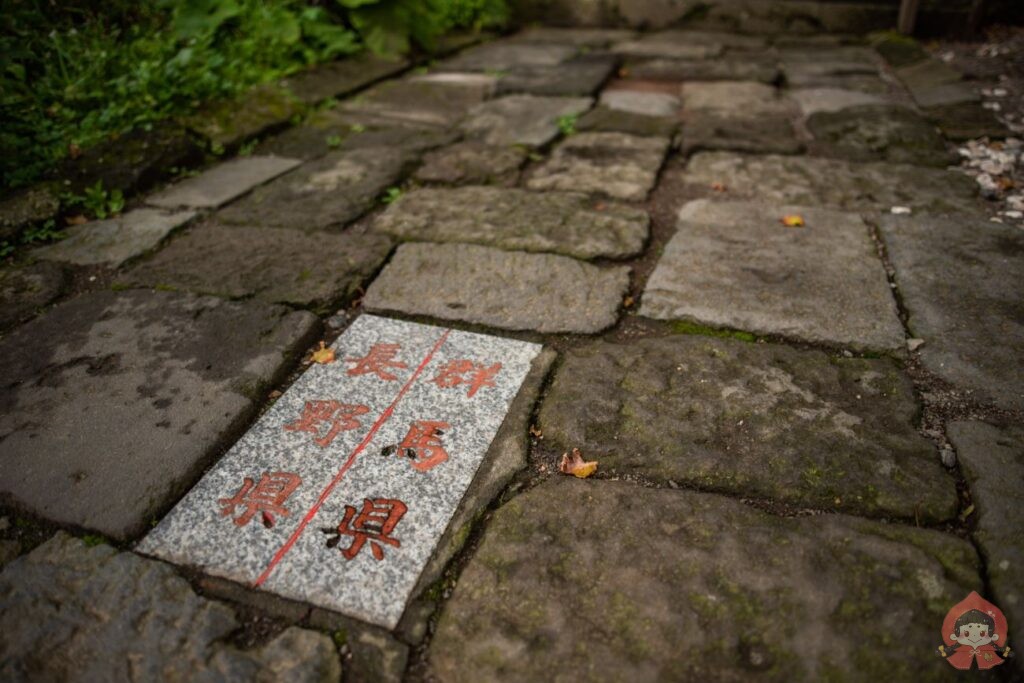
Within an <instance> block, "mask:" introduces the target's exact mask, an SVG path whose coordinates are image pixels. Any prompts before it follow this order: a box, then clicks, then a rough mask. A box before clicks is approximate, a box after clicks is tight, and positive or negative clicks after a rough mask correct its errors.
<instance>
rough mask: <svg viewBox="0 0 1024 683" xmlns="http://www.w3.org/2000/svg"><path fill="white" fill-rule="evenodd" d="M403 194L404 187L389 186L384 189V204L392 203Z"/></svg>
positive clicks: (381, 199)
mask: <svg viewBox="0 0 1024 683" xmlns="http://www.w3.org/2000/svg"><path fill="white" fill-rule="evenodd" d="M401 196H402V188H400V187H389V188H388V189H386V190H384V196H383V197H381V198H380V201H381V203H382V204H392V203H394V202H396V201H398V198H399V197H401Z"/></svg>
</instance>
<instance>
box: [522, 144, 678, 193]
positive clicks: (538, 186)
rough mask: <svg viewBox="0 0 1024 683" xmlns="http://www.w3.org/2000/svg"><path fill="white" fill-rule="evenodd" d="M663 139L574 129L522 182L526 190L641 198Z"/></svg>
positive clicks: (648, 187) (654, 171)
mask: <svg viewBox="0 0 1024 683" xmlns="http://www.w3.org/2000/svg"><path fill="white" fill-rule="evenodd" d="M668 147H669V140H668V139H667V138H656V137H640V136H636V135H628V134H626V133H579V134H577V135H573V136H570V137H569V138H567V139H566V140H565V141H563V142H562V143H561V144H560V145H559V146H558V147H556V148H555V151H554V152H553V153H552V154H551V157H550V158H549V159H548V160H547V161H545V162H544V163H543V164H541V165H540V166H539V167H537V168H536V169H535V170H534V171H533V174H532V175H531V176H530V178H529V180H527V182H526V185H527V187H529V188H530V189H532V190H570V191H576V192H597V193H603V194H606V195H608V196H609V197H614V198H616V199H624V200H628V201H643V200H644V199H645V198H646V197H647V193H648V192H650V191H651V189H652V188H653V187H654V184H655V182H657V179H658V170H659V169H660V168H661V164H662V161H664V159H665V154H666V153H667V152H668Z"/></svg>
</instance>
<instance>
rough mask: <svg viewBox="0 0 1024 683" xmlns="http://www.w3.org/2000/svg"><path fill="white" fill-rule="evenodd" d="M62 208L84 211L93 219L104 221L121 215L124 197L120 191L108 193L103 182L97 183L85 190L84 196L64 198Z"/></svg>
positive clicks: (67, 196)
mask: <svg viewBox="0 0 1024 683" xmlns="http://www.w3.org/2000/svg"><path fill="white" fill-rule="evenodd" d="M61 206H63V208H64V209H66V210H75V209H78V210H82V211H85V212H86V213H87V214H89V216H90V217H92V218H98V219H100V220H103V219H104V218H108V217H110V216H116V215H117V214H119V213H121V210H122V209H124V195H123V194H122V193H121V190H118V189H113V190H110V191H109V192H108V191H107V190H105V189H103V181H97V182H96V184H95V185H93V186H92V187H87V188H85V193H84V194H81V195H74V194H65V195H64V196H62V197H61Z"/></svg>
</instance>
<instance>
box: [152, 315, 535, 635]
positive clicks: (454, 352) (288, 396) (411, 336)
mask: <svg viewBox="0 0 1024 683" xmlns="http://www.w3.org/2000/svg"><path fill="white" fill-rule="evenodd" d="M332 348H333V349H334V350H335V351H336V353H337V357H338V359H339V360H337V361H335V362H334V363H330V364H314V365H311V366H310V367H309V369H308V370H306V372H305V373H303V374H302V376H301V377H299V378H298V379H297V380H296V381H295V382H294V383H293V384H292V385H291V386H290V387H289V388H288V390H287V391H286V392H285V393H284V395H283V396H281V397H280V398H279V399H278V400H277V401H276V402H275V403H274V405H273V406H272V407H271V408H270V409H269V410H268V411H267V412H265V413H264V414H263V415H262V416H261V418H260V420H259V421H258V422H257V423H256V424H255V425H254V426H253V427H252V428H251V429H250V430H249V431H248V432H247V433H246V434H245V436H243V437H242V438H241V439H240V440H239V441H238V442H237V443H236V444H235V445H234V446H233V447H232V448H231V450H230V451H228V453H227V454H226V455H225V456H224V457H223V458H222V459H221V460H220V461H219V462H218V463H217V465H216V466H214V467H213V468H212V469H211V470H210V471H209V472H208V473H207V474H206V475H205V476H204V477H203V479H202V480H201V481H200V482H199V483H198V484H197V485H196V486H195V488H193V489H192V490H191V491H190V492H189V494H188V495H187V496H186V497H185V498H184V499H183V500H182V501H181V503H179V504H178V505H177V506H176V507H175V508H174V510H173V511H171V513H170V514H168V515H167V517H166V518H165V519H164V520H163V521H162V522H161V523H160V524H159V525H158V526H157V527H156V528H155V529H154V530H153V531H151V532H150V533H149V534H148V535H147V536H146V538H145V539H144V540H143V542H142V543H141V544H140V545H139V550H140V551H141V552H144V553H147V554H153V555H157V556H159V557H161V558H163V559H166V560H170V561H172V562H176V563H179V564H183V565H187V566H201V567H203V568H204V569H205V571H206V572H208V573H210V574H213V575H216V576H222V577H227V578H229V579H232V580H233V581H235V582H237V583H240V584H243V585H249V586H256V587H258V588H260V589H262V590H265V591H268V592H271V593H275V594H278V595H281V596H284V597H286V598H290V599H293V600H299V601H302V602H307V603H311V604H313V605H315V606H317V607H322V608H326V609H330V610H333V611H337V612H341V613H343V614H345V615H347V616H350V617H353V618H357V619H360V620H363V621H368V622H371V623H373V624H376V625H379V626H383V627H384V628H387V629H389V630H390V629H394V628H395V627H396V626H397V625H398V622H399V621H400V620H401V617H402V614H403V612H404V611H405V606H406V603H407V601H408V599H409V598H410V596H411V592H412V590H413V588H414V587H415V585H416V584H417V582H418V580H419V578H420V575H421V573H422V572H423V571H424V568H425V567H426V566H427V565H428V564H429V563H430V561H431V557H432V556H433V553H434V550H435V549H436V548H437V546H438V543H439V541H440V540H441V537H442V535H443V534H444V532H445V529H446V528H447V527H448V526H449V523H450V522H451V520H452V516H453V514H454V513H455V511H456V509H457V508H458V506H459V503H460V501H461V500H462V498H463V494H465V493H466V492H467V490H468V488H469V486H470V484H471V482H472V481H473V480H474V478H476V476H477V473H478V470H480V469H481V468H484V467H485V465H484V457H485V456H486V455H487V453H488V451H489V447H490V446H491V444H492V442H493V441H494V439H495V437H496V435H497V433H498V430H499V427H500V426H501V424H502V422H503V420H504V418H505V415H506V413H507V411H508V410H509V407H510V405H511V403H512V401H513V400H514V398H515V397H516V395H517V394H518V392H519V389H520V387H521V385H522V383H523V381H524V379H525V378H526V376H527V375H528V374H529V372H530V369H531V365H532V361H533V360H534V359H535V358H536V357H537V356H538V354H539V353H540V352H541V347H540V345H538V344H532V343H528V342H522V341H517V340H514V339H501V338H499V337H494V336H488V335H481V334H474V333H470V332H462V331H457V330H451V329H447V328H443V327H434V326H432V325H422V324H418V323H412V322H403V321H397V320H388V319H386V318H378V317H376V316H361V317H360V318H359V319H357V320H356V321H355V322H353V324H352V325H351V326H350V327H349V328H348V329H347V330H346V331H345V333H344V334H343V335H342V336H341V337H339V338H338V339H337V340H336V341H335V342H334V344H333V345H332ZM493 464H494V463H492V462H488V463H487V465H486V466H487V467H490V466H492V465H493ZM260 473H264V474H263V475H262V476H261V474H260ZM256 482H259V483H258V484H257V483H256ZM253 486H256V488H255V489H253ZM236 492H237V494H236ZM364 501H365V503H364ZM261 502H262V503H267V504H266V505H259V503H261ZM359 508H362V510H363V511H362V512H361V513H360V514H359V515H358V516H355V513H356V510H358V509H359ZM332 536H333V537H334V538H333V539H332V538H331V537H332ZM339 588H340V589H339Z"/></svg>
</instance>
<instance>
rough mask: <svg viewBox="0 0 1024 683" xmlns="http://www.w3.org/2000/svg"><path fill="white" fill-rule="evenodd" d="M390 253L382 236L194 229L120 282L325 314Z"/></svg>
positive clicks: (215, 226)
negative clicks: (305, 309)
mask: <svg viewBox="0 0 1024 683" xmlns="http://www.w3.org/2000/svg"><path fill="white" fill-rule="evenodd" d="M390 251H391V241H390V240H388V239H387V238H386V237H383V236H380V235H353V234H348V233H345V234H333V233H317V234H310V233H304V232H301V231H298V230H284V229H279V228H259V227H236V226H230V227H229V226H224V225H220V224H218V223H206V224H203V225H199V226H196V227H195V228H194V229H193V230H191V231H190V232H189V233H188V234H186V235H182V236H181V237H179V238H178V239H176V240H174V241H173V242H172V243H171V244H169V245H168V246H167V247H166V248H164V249H163V250H161V251H160V252H158V253H157V254H155V255H154V256H153V258H151V259H149V260H148V261H145V262H143V263H140V264H139V265H137V266H135V267H134V268H132V269H131V270H129V271H128V272H127V273H125V274H124V276H123V277H122V278H121V282H122V283H126V284H130V285H134V286H143V287H154V288H157V289H175V290H184V291H188V292H192V293H195V294H213V295H216V296H221V297H227V298H232V299H236V298H248V297H255V298H257V299H261V300H263V301H267V302H270V303H284V304H290V305H293V306H304V307H311V308H317V309H324V310H326V309H327V308H329V307H330V306H332V305H333V304H336V303H339V302H341V301H343V300H345V299H347V298H348V297H350V296H351V295H352V294H353V293H354V292H355V291H356V289H358V288H359V287H360V286H362V284H363V283H364V282H365V281H366V280H367V279H368V278H369V277H370V276H371V275H373V273H375V272H376V271H377V269H378V268H379V267H380V265H381V264H382V263H383V262H384V259H385V258H387V255H388V253H389V252H390Z"/></svg>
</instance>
